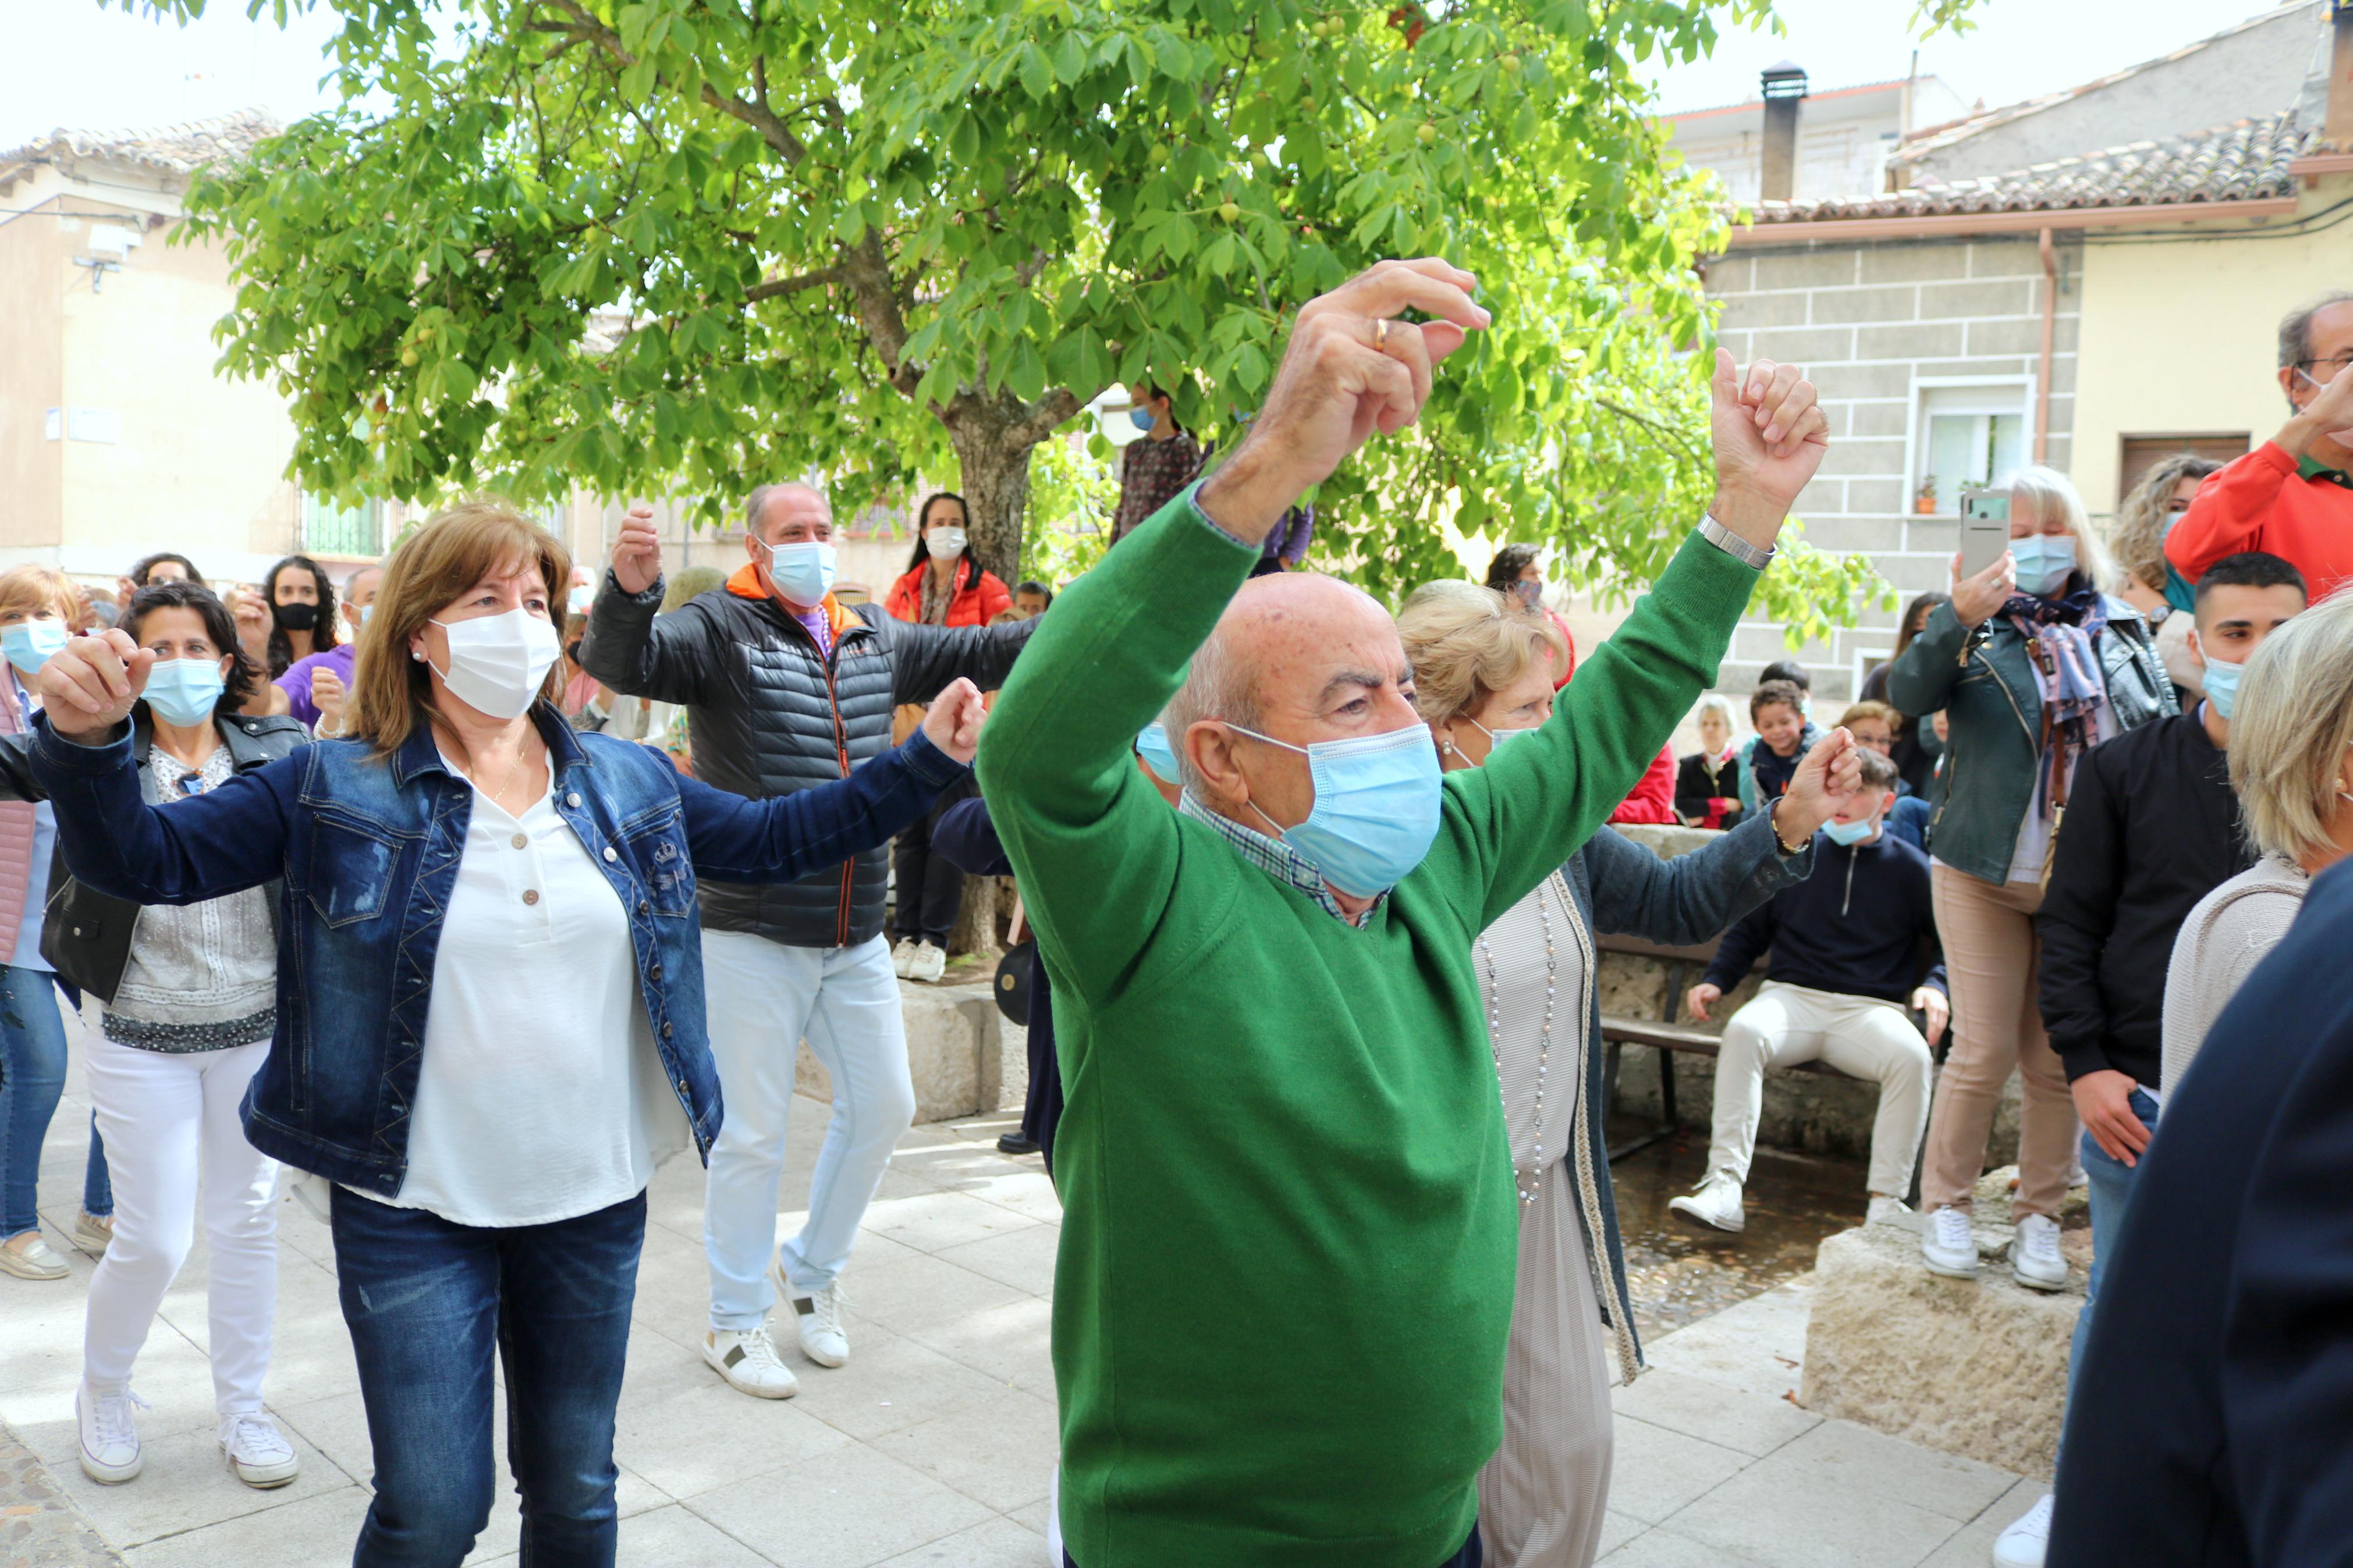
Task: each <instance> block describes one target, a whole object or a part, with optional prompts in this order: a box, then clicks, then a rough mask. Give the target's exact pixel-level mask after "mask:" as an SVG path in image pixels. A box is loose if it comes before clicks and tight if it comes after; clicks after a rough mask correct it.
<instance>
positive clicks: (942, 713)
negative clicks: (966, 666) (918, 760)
mask: <svg viewBox="0 0 2353 1568" xmlns="http://www.w3.org/2000/svg"><path fill="white" fill-rule="evenodd" d="M986 713H987V707H986V705H985V704H984V703H983V702H982V701H981V700H980V688H979V687H977V686H975V685H974V684H973V683H972V682H971V681H969V680H966V679H965V678H964V677H963V676H958V677H956V678H955V679H954V680H951V681H949V682H948V685H947V689H946V690H944V691H943V692H941V693H940V694H939V695H938V696H937V697H935V698H934V699H933V700H932V706H931V710H930V711H928V712H926V713H925V714H924V715H923V735H924V737H925V739H927V740H929V741H930V742H932V744H933V745H934V746H937V747H938V748H939V749H940V750H941V751H943V752H946V753H947V754H948V755H949V756H951V757H954V758H955V760H956V761H957V762H960V763H964V764H965V766H966V767H970V766H971V765H972V759H973V754H974V753H975V752H978V751H979V750H980V721H981V720H982V718H983V717H985V716H986Z"/></svg>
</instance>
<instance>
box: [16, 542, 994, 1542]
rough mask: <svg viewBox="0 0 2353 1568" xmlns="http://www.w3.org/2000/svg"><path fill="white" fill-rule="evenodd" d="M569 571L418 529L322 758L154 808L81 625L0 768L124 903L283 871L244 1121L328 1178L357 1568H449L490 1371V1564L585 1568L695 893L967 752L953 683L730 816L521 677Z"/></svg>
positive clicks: (938, 780) (610, 1519) (900, 808)
mask: <svg viewBox="0 0 2353 1568" xmlns="http://www.w3.org/2000/svg"><path fill="white" fill-rule="evenodd" d="M571 565H572V563H571V562H570V560H569V559H568V557H567V556H566V553H565V550H564V548H563V546H562V545H561V544H560V543H558V542H556V540H555V539H554V537H552V536H551V535H549V534H547V533H545V532H543V531H541V530H539V529H538V528H536V527H534V526H533V524H531V523H530V522H528V521H525V520H524V519H523V518H522V517H521V516H519V515H518V514H516V513H515V512H514V511H512V510H509V509H507V508H505V507H503V506H500V505H496V504H492V503H488V502H477V503H470V504H468V505H466V506H461V507H459V508H458V509H456V510H453V511H449V512H445V513H443V514H441V515H440V516H438V517H437V518H435V519H434V520H433V521H431V522H429V523H427V525H426V526H425V528H424V529H423V530H421V531H419V532H417V534H416V535H415V536H413V537H412V538H410V539H409V540H408V541H407V542H406V543H405V544H404V545H402V547H401V549H400V551H399V552H398V553H397V554H396V555H395V556H394V558H393V561H392V563H391V566H390V568H389V570H388V571H387V573H386V574H385V581H384V584H383V586H382V588H381V589H380V591H379V593H378V596H377V598H376V601H375V614H374V615H373V616H371V617H370V618H369V621H368V625H367V626H366V628H365V629H364V631H363V633H362V634H361V639H360V647H359V658H358V667H357V677H356V680H355V683H354V689H353V694H352V700H351V705H350V709H349V717H348V721H347V733H348V734H349V735H350V736H351V737H353V738H351V739H346V740H338V741H332V742H320V743H318V744H315V745H311V746H309V747H305V748H304V749H302V750H301V751H300V752H296V753H295V754H294V755H292V756H290V757H288V758H286V759H285V760H284V761H282V762H279V763H271V764H270V765H269V766H267V767H264V768H262V769H260V770H259V771H257V772H254V773H246V774H242V775H240V776H238V777H236V778H234V779H231V780H229V781H228V782H227V783H226V784H222V785H221V786H220V787H218V788H217V789H215V790H212V791H209V792H208V793H206V794H205V795H202V796H200V797H198V798H196V799H194V800H189V801H184V802H180V803H178V804H176V805H174V806H173V807H172V808H171V809H170V810H168V811H159V810H156V809H154V808H153V807H151V806H148V805H145V804H143V803H142V800H141V798H140V794H139V781H138V777H137V774H136V773H135V771H134V769H133V767H132V763H131V760H130V752H129V748H128V746H127V743H126V742H124V741H123V740H122V738H121V723H122V720H123V716H124V714H125V713H126V712H127V711H128V710H129V709H130V707H131V705H132V701H133V700H134V699H135V698H136V697H137V695H138V692H139V689H140V687H141V686H142V683H143V682H144V681H145V680H146V679H147V675H148V669H149V666H150V664H151V662H152V661H151V660H150V659H149V658H146V657H144V656H142V655H141V654H139V653H137V652H135V651H134V650H133V647H132V645H131V643H130V642H129V641H128V640H127V639H124V638H122V637H120V636H119V635H117V634H112V633H109V634H106V635H105V636H103V637H88V638H78V639H76V640H75V641H74V642H73V643H72V644H71V645H69V648H68V649H67V651H65V652H63V653H60V654H58V655H57V656H55V657H53V658H51V660H50V662H49V665H48V667H47V668H46V669H45V670H44V671H43V684H44V687H45V689H46V691H47V704H48V706H47V714H46V717H45V718H44V719H43V721H41V723H40V725H39V728H38V729H37V732H36V734H35V737H34V741H33V744H32V747H31V753H32V755H31V764H32V768H33V772H34V773H35V776H36V777H37V779H39V781H40V782H41V783H42V784H43V785H45V786H46V788H47V791H48V793H49V795H50V797H51V799H52V801H53V802H54V803H55V805H56V808H57V816H58V837H59V838H60V840H61V841H62V843H63V846H64V849H65V854H66V858H67V859H68V861H69V863H70V864H71V865H72V866H73V868H74V870H75V874H76V877H77V878H78V879H80V880H83V881H86V882H89V883H90V884H91V885H93V886H95V887H96V888H98V889H100V890H101V891H104V892H107V893H111V894H112V895H114V896H116V897H118V898H124V899H132V900H139V901H141V902H142V903H149V904H177V903H187V902H192V901H195V900H203V899H209V898H215V897H218V896H220V895H222V894H225V893H228V892H231V891H234V890H236V889H243V888H251V887H257V886H259V885H260V884H262V883H265V882H269V881H271V880H278V879H282V882H283V888H284V891H283V895H282V899H281V902H280V918H279V921H278V942H279V964H278V1022H277V1030H276V1034H275V1036H274V1037H273V1039H272V1041H271V1044H270V1048H269V1058H268V1059H267V1061H266V1062H265V1063H264V1065H263V1066H262V1068H261V1069H260V1071H259V1073H258V1074H256V1076H255V1078H254V1080H253V1087H252V1089H251V1091H250V1093H249V1095H248V1099H247V1100H246V1104H245V1118H244V1120H245V1130H246V1135H247V1136H248V1138H249V1139H251V1141H252V1142H253V1143H254V1145H255V1146H256V1147H257V1148H259V1150H261V1151H262V1152H264V1153H267V1154H269V1155H271V1156H273V1157H275V1158H277V1159H279V1160H280V1161H283V1162H284V1163H287V1164H290V1165H292V1166H294V1167H296V1168H297V1169H299V1170H301V1171H306V1172H310V1173H313V1174H315V1175H317V1176H320V1177H323V1178H325V1179H326V1180H327V1181H329V1182H331V1183H332V1184H333V1186H332V1229H333V1235H334V1243H335V1265H336V1274H337V1278H338V1281H339V1284H340V1286H341V1290H342V1297H343V1317H344V1321H345V1322H346V1324H347V1325H348V1326H349V1328H350V1331H351V1334H352V1342H353V1350H354V1351H355V1352H357V1358H358V1363H359V1372H360V1385H361V1394H362V1397H363V1399H364V1402H365V1405H366V1408H367V1415H368V1432H369V1436H370V1439H371V1441H372V1442H373V1444H374V1447H375V1500H374V1501H373V1502H372V1503H371V1504H370V1506H369V1509H368V1514H367V1518H366V1520H365V1521H364V1523H363V1524H362V1526H361V1530H360V1538H359V1542H358V1546H357V1548H356V1550H355V1552H354V1553H353V1563H354V1564H356V1565H358V1568H374V1565H378V1564H392V1563H399V1564H404V1565H406V1564H446V1565H448V1568H457V1564H458V1563H460V1562H461V1561H462V1560H463V1558H464V1557H465V1555H466V1553H467V1552H468V1551H469V1550H470V1548H471V1547H472V1545H473V1542H474V1540H475V1537H476V1536H477V1534H478V1533H479V1532H480V1530H481V1528H482V1526H483V1524H484V1523H485V1521H487V1520H488V1518H489V1514H490V1510H491V1494H492V1488H493V1474H494V1466H493V1462H492V1458H491V1393H492V1382H491V1378H492V1364H493V1361H492V1358H493V1353H494V1352H495V1354H496V1356H497V1359H498V1361H499V1363H502V1370H503V1372H504V1375H505V1379H506V1388H507V1394H508V1455H509V1458H510V1461H511V1463H512V1467H513V1469H514V1472H515V1479H516V1483H517V1488H518V1490H519V1491H520V1493H521V1496H522V1552H523V1555H524V1557H525V1558H527V1559H530V1560H533V1561H544V1562H552V1563H580V1564H591V1565H593V1564H600V1563H612V1562H613V1561H614V1553H615V1537H616V1515H615V1509H614V1483H615V1479H616V1476H617V1472H616V1470H615V1468H614V1465H613V1427H614V1408H615V1405H616V1404H617V1400H618V1398H619V1395H620V1386H621V1373H622V1361H623V1352H624V1348H625V1345H626V1342H627V1340H628V1328H629V1314H630V1303H631V1300H632V1298H633V1296H634V1294H635V1291H636V1285H637V1268H638V1252H639V1249H640V1244H641V1242H642V1240H643V1237H644V1232H645V1215H646V1198H645V1189H646V1185H647V1183H648V1181H649V1178H650V1177H651V1175H652V1173H653V1169H654V1167H655V1165H656V1164H657V1163H659V1161H660V1159H661V1158H662V1157H663V1155H664V1154H666V1153H668V1152H671V1151H672V1150H675V1149H678V1148H682V1147H683V1146H684V1145H685V1143H686V1142H687V1140H688V1138H689V1137H690V1136H691V1139H692V1141H693V1142H694V1144H695V1145H696V1147H697V1149H698V1150H700V1151H702V1152H705V1153H707V1152H708V1151H709V1149H710V1147H711V1142H712V1137H713V1136H714V1135H715V1134H716V1133H717V1131H718V1130H719V1124H720V1119H721V1108H720V1089H719V1084H718V1081H717V1079H716V1077H715V1074H714V1073H713V1070H712V1062H711V1055H710V1051H709V1048H708V1047H707V1045H706V1043H705V1038H704V1032H703V991H702V959H701V952H702V946H701V942H700V940H699V924H700V922H699V920H698V917H697V913H696V903H695V879H696V877H697V876H698V875H708V876H712V877H723V878H725V879H729V880H732V881H765V880H776V881H785V880H789V879H793V878H796V877H799V876H802V875H805V874H806V873H807V872H808V871H810V870H812V869H814V868H818V867H821V866H828V865H834V864H838V863H839V862H841V861H843V860H845V859H847V858H849V856H851V855H852V854H855V853H857V852H858V851H860V850H861V849H865V848H868V847H873V846H877V845H880V844H882V843H884V842H887V841H888V840H889V838H890V837H891V836H892V834H893V833H894V832H896V831H898V830H899V829H900V828H902V827H904V826H906V825H907V824H909V823H910V822H913V820H915V818H917V817H918V816H921V815H922V814H923V811H924V810H925V809H926V808H927V807H928V806H929V805H931V803H932V800H933V798H934V795H936V794H937V793H938V791H939V789H940V787H941V786H942V785H944V784H948V783H950V782H953V781H954V780H955V779H956V778H959V777H961V776H963V772H964V764H966V763H969V761H970V759H971V757H972V753H973V749H974V746H975V744H976V742H977V740H978V734H979V723H980V703H979V698H978V695H977V693H976V692H975V691H974V690H973V689H972V688H971V686H970V684H969V683H967V682H962V681H959V682H957V683H955V685H953V686H951V687H950V688H949V689H948V690H947V691H946V692H945V693H944V695H943V696H942V697H941V698H940V700H939V701H938V702H937V703H935V704H934V707H933V709H932V711H931V713H930V715H929V716H928V717H927V718H926V719H925V721H924V724H923V730H922V731H920V732H919V733H918V734H917V735H915V736H913V737H911V738H910V739H909V740H908V742H907V743H906V744H905V745H903V746H902V747H900V748H899V749H898V750H897V751H895V752H886V753H884V754H883V755H881V756H880V757H878V758H876V759H874V760H873V761H872V762H871V763H869V764H867V765H866V766H864V767H861V768H860V769H859V770H858V771H857V772H856V773H853V774H852V775H851V776H850V777H849V778H847V779H845V780H842V781H839V782H837V783H833V784H824V785H821V786H818V787H817V788H813V789H809V790H807V791H804V792H802V793H800V794H797V795H789V796H783V797H779V798H775V799H769V800H762V801H750V800H744V799H743V798H741V797H739V796H736V795H727V794H723V793H722V792H720V791H717V790H714V789H712V788H710V787H709V786H707V785H704V784H697V783H696V782H695V781H693V780H692V779H689V778H683V777H681V775H680V774H679V773H678V771H677V770H676V769H675V768H673V767H671V766H670V763H669V761H668V760H667V759H666V758H664V757H663V756H662V755H661V754H660V753H659V752H653V751H650V750H648V749H647V748H644V747H641V746H636V745H632V744H630V743H628V742H623V741H617V740H611V739H608V738H607V737H606V736H603V735H596V734H582V733H578V732H575V731H573V730H572V729H571V728H570V726H568V725H566V724H565V722H564V721H563V719H562V718H561V716H560V715H559V714H558V713H557V711H556V710H555V707H554V700H553V699H554V696H555V689H554V685H553V684H552V680H553V677H554V671H555V668H556V663H557V660H556V655H557V651H558V650H557V646H556V633H555V626H554V621H553V620H552V619H551V616H553V615H555V614H560V613H561V607H562V605H563V604H564V597H563V595H564V591H565V584H567V583H568V581H569V580H570V576H571Z"/></svg>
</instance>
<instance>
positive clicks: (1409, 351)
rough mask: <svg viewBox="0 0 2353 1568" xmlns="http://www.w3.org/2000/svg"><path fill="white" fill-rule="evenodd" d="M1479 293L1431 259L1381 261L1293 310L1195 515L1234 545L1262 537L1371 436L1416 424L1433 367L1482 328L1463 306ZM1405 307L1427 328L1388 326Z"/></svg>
mask: <svg viewBox="0 0 2353 1568" xmlns="http://www.w3.org/2000/svg"><path fill="white" fill-rule="evenodd" d="M1478 286H1479V280H1478V279H1476V278H1475V277H1473V276H1472V275H1471V274H1470V273H1468V272H1465V271H1463V270H1462V269H1461V268H1459V267H1455V266H1453V265H1451V263H1448V262H1445V261H1440V260H1439V259H1437V258H1433V257H1424V258H1420V259H1419V260H1414V261H1383V262H1378V263H1376V264H1375V265H1374V266H1373V267H1371V268H1367V269H1366V270H1365V271H1363V272H1360V273H1358V274H1357V275H1356V277H1354V278H1351V279H1348V281H1347V282H1345V283H1343V284H1341V285H1340V287H1338V288H1337V289H1333V290H1332V291H1331V292H1330V293H1328V294H1322V295H1318V296H1317V297H1316V298H1314V299H1313V300H1309V301H1308V302H1307V303H1306V304H1304V305H1303V306H1301V307H1300V310H1299V316H1298V319H1297V320H1296V321H1294V322H1293V325H1292V329H1291V339H1290V342H1287V343H1286V344H1284V346H1283V351H1282V364H1281V365H1279V366H1277V367H1276V370H1275V373H1274V384H1273V385H1272V386H1271V387H1270V388H1269V389H1268V391H1267V395H1266V403H1265V405H1264V406H1263V407H1261V409H1260V410H1259V415H1258V417H1257V418H1256V419H1254V420H1253V421H1251V423H1250V434H1249V435H1248V436H1247V437H1244V438H1243V440H1242V444H1241V445H1240V447H1237V448H1235V451H1234V455H1233V456H1232V457H1231V458H1229V459H1227V461H1226V463H1225V465H1224V466H1223V467H1222V468H1219V470H1218V471H1217V472H1216V473H1215V474H1213V475H1211V476H1210V478H1209V480H1208V483H1207V484H1206V485H1204V486H1203V487H1202V489H1201V503H1202V509H1203V510H1206V511H1208V514H1209V515H1210V516H1211V517H1212V518H1213V519H1215V520H1216V521H1218V522H1219V524H1220V525H1221V526H1223V527H1224V528H1226V529H1227V530H1228V531H1230V532H1232V533H1234V534H1236V535H1238V536H1240V537H1241V538H1244V539H1263V538H1265V536H1266V534H1267V532H1268V531H1270V530H1271V529H1272V528H1273V527H1274V525H1275V522H1276V521H1277V520H1279V519H1280V518H1281V517H1282V514H1283V512H1284V511H1286V510H1289V509H1290V507H1291V506H1292V504H1293V502H1295V501H1296V500H1298V499H1299V497H1300V496H1301V495H1302V494H1303V492H1304V491H1305V490H1306V489H1308V487H1309V486H1311V485H1314V484H1318V483H1320V482H1322V481H1323V480H1324V479H1326V478H1327V477H1329V476H1330V474H1331V473H1332V471H1333V470H1334V469H1335V468H1338V467H1339V466H1340V464H1341V463H1342V462H1343V461H1344V460H1345V458H1347V456H1348V454H1349V453H1351V452H1353V451H1355V450H1356V448H1357V447H1361V446H1363V445H1364V444H1365V442H1366V441H1367V440H1369V439H1370V438H1371V437H1372V435H1373V432H1374V431H1376V430H1378V431H1381V432H1383V433H1384V434H1391V435H1393V434H1395V433H1396V432H1397V431H1398V430H1401V429H1403V428H1404V427H1405V426H1408V425H1410V424H1412V423H1413V422H1414V421H1415V420H1416V419H1418V418H1419V417H1420V416H1421V410H1422V407H1423V405H1425V404H1427V403H1428V402H1429V401H1430V374H1431V370H1432V367H1434V366H1435V365H1437V363H1439V362H1440V361H1441V360H1443V359H1444V358H1445V357H1446V356H1447V355H1448V354H1451V353H1453V352H1454V351H1455V350H1456V349H1458V348H1461V346H1462V341H1463V338H1464V336H1465V335H1466V334H1467V333H1469V332H1471V331H1476V330H1478V329H1479V328H1482V327H1484V326H1485V325H1486V324H1487V322H1488V320H1489V318H1488V313H1487V311H1486V310H1485V309H1484V308H1482V306H1480V305H1479V304H1477V303H1476V302H1475V301H1473V300H1472V298H1471V292H1472V289H1476V288H1477V287H1478ZM1406 310H1418V311H1419V312H1420V313H1422V314H1423V315H1425V316H1430V317H1433V318H1436V319H1435V320H1432V321H1423V322H1420V323H1415V322H1412V321H1399V320H1398V319H1397V318H1398V316H1399V315H1400V314H1401V313H1402V312H1404V311H1406Z"/></svg>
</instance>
